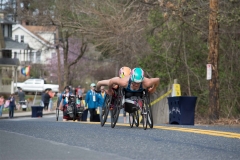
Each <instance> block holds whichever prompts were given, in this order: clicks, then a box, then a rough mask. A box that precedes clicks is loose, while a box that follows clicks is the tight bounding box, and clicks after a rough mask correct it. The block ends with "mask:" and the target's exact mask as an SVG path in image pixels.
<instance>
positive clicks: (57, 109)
mask: <svg viewBox="0 0 240 160" xmlns="http://www.w3.org/2000/svg"><path fill="white" fill-rule="evenodd" d="M58 118H59V108H58V107H56V121H58Z"/></svg>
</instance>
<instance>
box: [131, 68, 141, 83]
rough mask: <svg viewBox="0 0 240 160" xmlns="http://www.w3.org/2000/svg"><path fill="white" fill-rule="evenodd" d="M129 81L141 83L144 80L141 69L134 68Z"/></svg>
mask: <svg viewBox="0 0 240 160" xmlns="http://www.w3.org/2000/svg"><path fill="white" fill-rule="evenodd" d="M130 78H131V81H133V82H136V83H141V82H142V81H143V78H144V71H143V70H142V68H134V69H133V70H132V73H131V77H130Z"/></svg>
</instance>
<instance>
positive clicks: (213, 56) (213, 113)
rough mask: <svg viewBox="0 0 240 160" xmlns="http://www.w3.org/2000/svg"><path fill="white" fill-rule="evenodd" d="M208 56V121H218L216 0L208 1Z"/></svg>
mask: <svg viewBox="0 0 240 160" xmlns="http://www.w3.org/2000/svg"><path fill="white" fill-rule="evenodd" d="M209 6H210V13H209V36H208V41H209V55H208V64H211V65H212V78H211V79H210V80H209V120H217V119H219V108H220V107H219V75H218V66H219V65H218V62H219V53H218V51H219V29H218V27H219V26H218V20H217V16H218V0H209Z"/></svg>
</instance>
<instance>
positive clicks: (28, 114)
mask: <svg viewBox="0 0 240 160" xmlns="http://www.w3.org/2000/svg"><path fill="white" fill-rule="evenodd" d="M55 113H56V111H55V110H53V111H50V112H48V111H44V110H43V116H44V115H49V114H55ZM8 117H9V115H8V113H7V114H2V117H0V119H7V118H8ZM19 117H32V111H22V112H14V117H13V118H19Z"/></svg>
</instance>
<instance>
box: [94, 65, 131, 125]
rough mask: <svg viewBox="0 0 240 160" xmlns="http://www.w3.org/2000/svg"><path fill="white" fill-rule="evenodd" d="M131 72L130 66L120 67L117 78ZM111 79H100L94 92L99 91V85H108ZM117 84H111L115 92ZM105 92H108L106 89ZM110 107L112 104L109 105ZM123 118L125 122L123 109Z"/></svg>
mask: <svg viewBox="0 0 240 160" xmlns="http://www.w3.org/2000/svg"><path fill="white" fill-rule="evenodd" d="M130 74H131V68H129V67H126V66H124V67H121V68H120V70H119V78H124V77H125V76H129V75H130ZM110 80H111V79H107V80H102V81H98V83H97V86H96V92H99V89H100V87H101V86H108V85H109V82H110ZM118 88H119V86H118V85H113V87H112V89H113V90H115V92H117V91H118ZM106 93H108V92H107V91H106ZM112 104H114V102H112ZM111 109H112V106H111ZM123 119H124V123H126V121H127V119H126V112H125V110H124V111H123Z"/></svg>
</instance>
